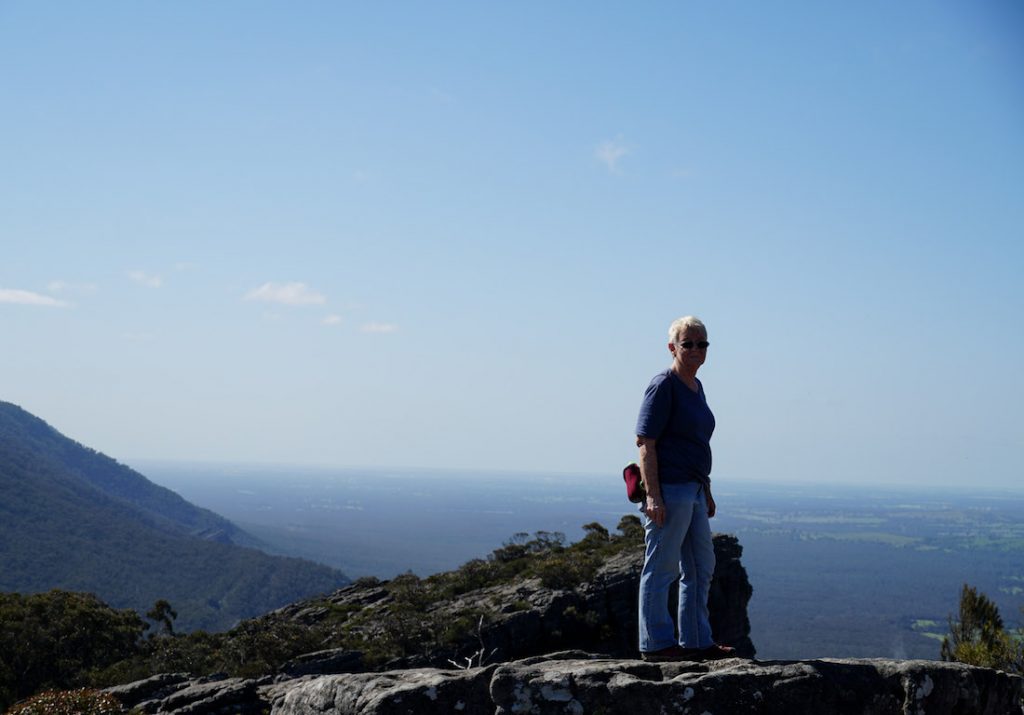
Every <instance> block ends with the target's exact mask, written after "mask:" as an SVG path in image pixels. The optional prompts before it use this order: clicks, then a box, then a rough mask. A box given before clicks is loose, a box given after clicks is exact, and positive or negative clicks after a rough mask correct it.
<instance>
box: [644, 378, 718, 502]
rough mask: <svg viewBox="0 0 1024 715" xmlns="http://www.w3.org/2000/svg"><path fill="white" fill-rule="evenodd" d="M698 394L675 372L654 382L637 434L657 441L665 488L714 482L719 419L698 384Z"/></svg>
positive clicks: (660, 478)
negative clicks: (714, 436) (714, 445)
mask: <svg viewBox="0 0 1024 715" xmlns="http://www.w3.org/2000/svg"><path fill="white" fill-rule="evenodd" d="M697 389H698V391H697V392H694V391H693V390H691V389H690V388H689V387H687V386H686V383H684V382H683V381H682V380H680V379H679V377H678V376H677V375H676V374H675V373H674V372H672V370H671V369H669V370H665V372H660V373H658V374H657V375H655V376H654V379H653V380H651V384H650V385H648V386H647V391H646V392H645V393H644V401H643V403H642V404H641V405H640V416H639V417H637V419H636V433H637V434H638V435H639V436H641V437H648V438H650V439H654V440H656V444H655V451H656V452H657V453H658V479H659V481H660V482H661V483H663V484H681V483H684V482H703V483H705V484H707V483H709V482H710V475H711V433H712V432H714V431H715V416H714V415H713V414H711V408H709V407H708V403H707V400H706V399H705V397H704V386H703V385H702V384H700V380H697Z"/></svg>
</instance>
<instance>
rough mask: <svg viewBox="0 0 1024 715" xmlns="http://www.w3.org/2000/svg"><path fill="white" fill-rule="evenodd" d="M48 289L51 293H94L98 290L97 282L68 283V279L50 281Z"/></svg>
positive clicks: (47, 285)
mask: <svg viewBox="0 0 1024 715" xmlns="http://www.w3.org/2000/svg"><path fill="white" fill-rule="evenodd" d="M46 290H48V291H50V292H51V293H71V294H75V295H92V294H93V293H95V292H96V284H95V283H68V282H67V281H50V282H49V283H47V284H46Z"/></svg>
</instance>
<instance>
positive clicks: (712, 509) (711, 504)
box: [704, 487, 718, 519]
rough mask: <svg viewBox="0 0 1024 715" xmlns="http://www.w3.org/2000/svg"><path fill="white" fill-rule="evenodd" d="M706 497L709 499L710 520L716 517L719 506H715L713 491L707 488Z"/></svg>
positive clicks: (705, 489) (705, 490)
mask: <svg viewBox="0 0 1024 715" xmlns="http://www.w3.org/2000/svg"><path fill="white" fill-rule="evenodd" d="M704 496H706V497H707V502H708V518H709V519H712V518H714V516H715V512H716V511H717V510H718V505H716V504H715V498H714V497H713V496H711V490H710V489H708V488H707V487H705V488H704Z"/></svg>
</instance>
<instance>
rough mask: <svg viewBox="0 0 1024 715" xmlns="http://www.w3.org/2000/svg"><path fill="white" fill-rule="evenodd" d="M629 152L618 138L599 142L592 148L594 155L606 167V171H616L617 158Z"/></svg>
mask: <svg viewBox="0 0 1024 715" xmlns="http://www.w3.org/2000/svg"><path fill="white" fill-rule="evenodd" d="M627 154H629V147H627V146H626V145H625V144H623V143H622V140H620V139H609V140H607V141H603V142H601V143H600V144H599V145H598V147H597V149H595V150H594V156H595V157H597V160H598V161H600V162H601V163H602V164H604V165H605V166H607V167H608V171H612V172H614V171H618V169H619V160H621V159H622V157H624V156H626V155H627Z"/></svg>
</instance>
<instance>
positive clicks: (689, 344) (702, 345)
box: [679, 340, 711, 350]
mask: <svg viewBox="0 0 1024 715" xmlns="http://www.w3.org/2000/svg"><path fill="white" fill-rule="evenodd" d="M710 344H711V343H709V342H708V341H707V340H701V341H699V342H694V341H692V340H684V341H683V342H681V343H679V346H680V347H681V348H682V349H683V350H693V348H694V346H696V347H697V348H698V349H700V350H707V349H708V345H710Z"/></svg>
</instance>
